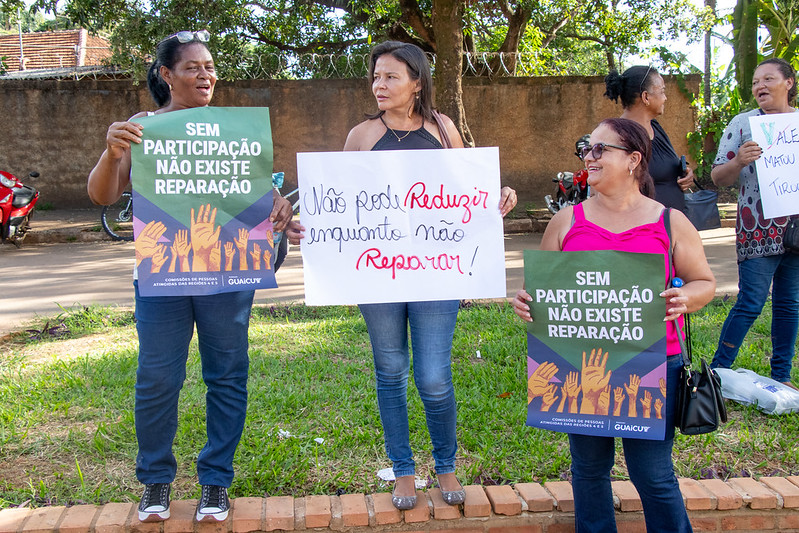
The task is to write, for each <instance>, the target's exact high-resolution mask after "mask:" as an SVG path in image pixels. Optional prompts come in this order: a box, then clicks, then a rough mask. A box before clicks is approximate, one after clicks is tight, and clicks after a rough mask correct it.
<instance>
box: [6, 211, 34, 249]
mask: <svg viewBox="0 0 799 533" xmlns="http://www.w3.org/2000/svg"><path fill="white" fill-rule="evenodd" d="M31 215H33V213H28V214H27V215H26V216H25V218H24V219H23V220H22V222H21V223H20V225H19V226H17V230H16V232H14V235H13V236H12V237H10V238H9V240H11V242H13V243H14V246H16V247H17V248H22V241H23V240H25V236H26V235H27V234H28V230H29V229H31Z"/></svg>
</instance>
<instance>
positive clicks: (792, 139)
mask: <svg viewBox="0 0 799 533" xmlns="http://www.w3.org/2000/svg"><path fill="white" fill-rule="evenodd" d="M749 125H750V127H751V128H752V140H753V141H755V142H756V143H757V144H759V145H760V147H761V148H762V149H763V155H761V156H760V159H758V160H757V161H756V162H755V164H756V165H757V180H758V183H759V185H760V197H761V198H762V199H763V214H764V215H765V217H766V218H777V217H783V216H788V215H795V214H797V213H799V163H797V155H798V154H799V113H778V114H771V115H758V116H754V117H749Z"/></svg>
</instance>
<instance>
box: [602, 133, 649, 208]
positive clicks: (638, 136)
mask: <svg viewBox="0 0 799 533" xmlns="http://www.w3.org/2000/svg"><path fill="white" fill-rule="evenodd" d="M599 125H600V126H602V125H605V126H608V127H609V128H610V129H612V130H613V131H614V132H615V133H616V135H618V136H619V140H620V141H621V144H622V145H624V146H626V147H627V148H629V149H630V150H631V151H633V152H638V153H639V154H641V163H640V164H639V165H638V166H637V167H636V169H635V181H637V182H638V190H639V191H641V194H643V195H644V196H646V197H648V198H654V197H655V182H654V181H653V180H652V176H650V175H649V160H650V158H651V157H652V141H651V140H650V139H649V134H648V133H647V131H646V130H645V129H644V127H643V126H641V125H640V124H638V123H637V122H635V121H634V120H629V119H626V118H608V119H605V120H603V121H602V122H600V123H599Z"/></svg>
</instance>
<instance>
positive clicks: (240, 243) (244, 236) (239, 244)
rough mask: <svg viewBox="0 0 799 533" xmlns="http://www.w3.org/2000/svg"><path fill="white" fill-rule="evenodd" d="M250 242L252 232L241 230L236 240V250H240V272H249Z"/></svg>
mask: <svg viewBox="0 0 799 533" xmlns="http://www.w3.org/2000/svg"><path fill="white" fill-rule="evenodd" d="M249 240H250V232H249V231H247V230H246V229H244V228H239V236H238V237H237V238H236V248H238V249H239V270H247V241H249Z"/></svg>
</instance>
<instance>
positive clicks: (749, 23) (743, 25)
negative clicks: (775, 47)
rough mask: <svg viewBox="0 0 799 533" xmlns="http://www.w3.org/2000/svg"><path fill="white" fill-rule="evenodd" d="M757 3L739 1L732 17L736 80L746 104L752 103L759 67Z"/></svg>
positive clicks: (746, 0) (747, 0) (745, 0)
mask: <svg viewBox="0 0 799 533" xmlns="http://www.w3.org/2000/svg"><path fill="white" fill-rule="evenodd" d="M757 27H758V16H757V3H756V2H754V1H752V0H738V3H737V4H736V6H735V11H733V16H732V44H733V49H734V50H735V55H734V56H733V61H734V62H735V80H736V81H737V82H738V93H739V94H740V95H741V100H743V101H744V102H745V103H749V102H751V101H752V100H753V99H754V98H753V96H752V91H751V86H752V85H751V84H752V77H753V76H754V74H755V66H757Z"/></svg>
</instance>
